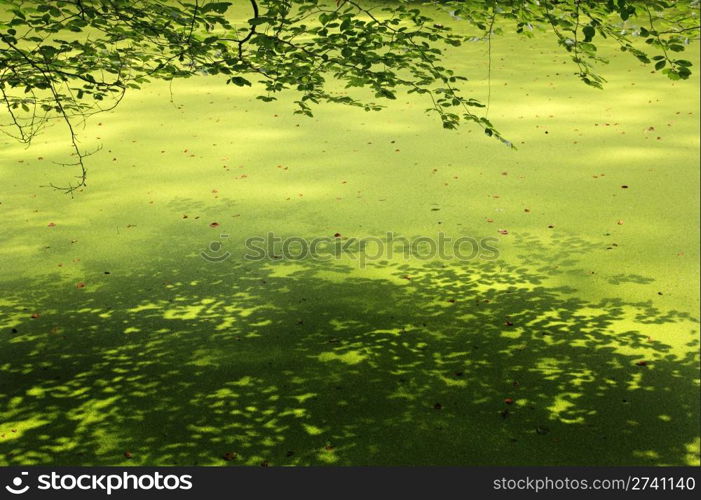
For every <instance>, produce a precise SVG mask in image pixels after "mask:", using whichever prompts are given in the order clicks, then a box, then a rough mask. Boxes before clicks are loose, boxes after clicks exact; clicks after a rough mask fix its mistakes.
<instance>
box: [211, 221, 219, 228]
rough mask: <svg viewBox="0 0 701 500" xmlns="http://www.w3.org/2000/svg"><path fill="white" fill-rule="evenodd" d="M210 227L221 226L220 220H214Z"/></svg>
mask: <svg viewBox="0 0 701 500" xmlns="http://www.w3.org/2000/svg"><path fill="white" fill-rule="evenodd" d="M209 227H219V223H218V222H212V223H211V224H210V225H209Z"/></svg>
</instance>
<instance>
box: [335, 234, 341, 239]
mask: <svg viewBox="0 0 701 500" xmlns="http://www.w3.org/2000/svg"><path fill="white" fill-rule="evenodd" d="M333 237H334V238H340V237H341V233H335V234H334V235H333Z"/></svg>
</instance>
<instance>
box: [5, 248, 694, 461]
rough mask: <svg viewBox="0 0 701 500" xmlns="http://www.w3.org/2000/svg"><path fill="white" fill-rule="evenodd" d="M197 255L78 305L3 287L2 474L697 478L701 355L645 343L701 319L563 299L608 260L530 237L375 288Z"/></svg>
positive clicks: (188, 253)
mask: <svg viewBox="0 0 701 500" xmlns="http://www.w3.org/2000/svg"><path fill="white" fill-rule="evenodd" d="M513 237H514V238H518V236H516V235H513ZM184 245H185V242H183V241H178V240H175V241H169V242H167V243H166V242H163V243H161V247H160V248H153V253H152V257H151V258H149V260H148V262H135V264H134V265H133V268H132V270H131V271H130V272H128V273H112V274H104V271H108V269H106V268H104V264H103V263H100V262H90V260H89V259H85V261H86V262H84V264H85V266H86V267H87V268H88V269H91V270H92V273H93V274H92V275H93V276H94V277H95V278H94V279H93V280H92V281H89V282H88V283H87V286H86V287H85V288H82V289H81V288H77V287H76V286H75V284H67V283H65V281H61V280H59V279H58V277H57V276H45V277H43V278H41V279H35V280H17V281H15V282H12V283H7V282H6V283H4V284H3V289H4V297H3V302H0V316H2V317H4V318H15V319H14V320H13V321H12V324H6V325H4V327H3V330H2V333H0V346H2V350H1V353H2V354H1V355H0V366H2V378H1V380H0V401H1V402H2V415H3V416H2V419H3V420H2V421H0V434H2V438H0V452H1V455H0V463H5V464H30V463H34V464H84V465H88V464H125V463H132V464H164V465H166V464H179V465H188V464H201V465H204V464H219V465H223V464H252V465H253V464H260V463H261V462H263V461H267V462H269V463H270V464H271V465H288V464H289V465H293V464H298V465H308V464H337V465H349V464H354V465H363V464H414V465H421V464H455V465H457V464H682V463H686V462H689V461H692V462H693V461H698V456H694V455H692V451H691V448H690V447H691V446H692V445H693V443H694V440H695V439H696V438H697V435H698V418H699V401H698V375H699V369H698V368H699V367H698V357H697V356H695V355H691V354H689V355H685V356H681V355H678V354H675V352H674V350H673V349H672V348H671V347H670V345H668V344H666V343H665V342H664V341H663V340H661V339H653V338H650V337H649V336H648V335H647V334H646V333H645V331H644V327H645V324H649V323H671V324H677V325H678V327H679V328H681V329H684V333H686V334H688V335H689V339H690V342H692V343H695V342H696V341H695V340H692V339H694V338H695V337H696V336H697V334H698V332H697V319H696V318H692V317H690V316H689V315H688V314H686V313H680V312H675V311H672V312H669V311H661V310H659V309H658V308H656V307H655V306H654V305H653V304H652V303H651V302H641V303H631V302H628V301H626V300H623V299H620V298H613V297H612V298H607V299H602V300H600V301H597V302H589V301H586V300H583V299H580V298H578V296H577V290H574V289H571V288H568V287H564V286H558V285H553V284H552V283H551V280H550V278H551V277H552V276H553V275H556V274H557V273H559V272H562V271H563V270H564V269H576V262H577V255H578V254H580V255H581V254H582V253H583V252H586V251H589V250H591V249H592V248H599V247H600V245H594V244H591V243H587V242H584V241H582V240H579V239H571V238H570V239H561V240H553V241H549V242H544V241H537V239H536V238H534V237H522V238H521V241H520V243H519V245H520V248H521V249H523V250H524V252H526V253H527V254H528V256H529V260H527V261H525V262H524V261H519V262H518V264H516V263H510V262H507V261H504V260H501V261H491V262H490V261H472V262H467V263H462V264H460V263H457V262H453V261H443V262H441V261H436V262H429V261H417V260H414V261H408V262H401V261H398V260H395V261H387V262H375V263H371V264H370V265H369V268H368V270H367V272H365V273H359V272H357V270H356V269H355V268H354V265H355V263H353V262H347V261H334V262H326V263H319V262H314V261H309V260H305V261H297V262H294V263H290V262H285V261H266V262H243V261H240V260H230V261H227V262H225V263H223V264H218V265H217V264H210V263H207V262H205V261H203V260H202V259H200V258H198V257H196V256H194V254H193V252H192V248H186V247H185V246H184ZM98 276H99V278H98ZM616 279H617V280H618V281H620V282H627V281H633V282H643V283H646V282H647V281H646V280H647V278H645V277H641V276H629V277H626V276H623V275H620V276H616ZM32 314H40V316H39V317H36V318H32V317H31V315H32ZM125 451H129V453H130V454H131V458H127V457H125V455H124V454H125ZM225 454H230V455H226V458H228V459H231V460H229V461H226V460H224V458H223V457H224V456H225Z"/></svg>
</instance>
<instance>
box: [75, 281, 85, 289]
mask: <svg viewBox="0 0 701 500" xmlns="http://www.w3.org/2000/svg"><path fill="white" fill-rule="evenodd" d="M75 287H76V288H85V283H83V282H82V281H81V282H80V283H76V285H75Z"/></svg>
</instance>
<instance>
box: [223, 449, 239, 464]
mask: <svg viewBox="0 0 701 500" xmlns="http://www.w3.org/2000/svg"><path fill="white" fill-rule="evenodd" d="M236 456H237V455H236V453H234V452H233V451H228V452H226V453H224V456H223V457H222V458H223V459H224V460H226V461H227V462H230V461H231V460H234V459H235V458H236Z"/></svg>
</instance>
